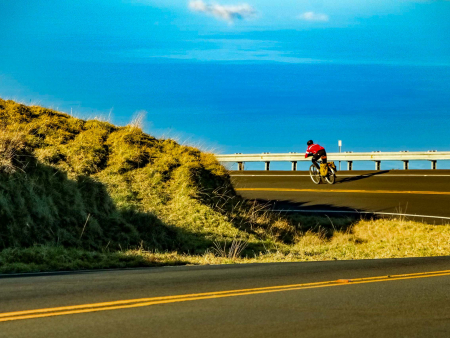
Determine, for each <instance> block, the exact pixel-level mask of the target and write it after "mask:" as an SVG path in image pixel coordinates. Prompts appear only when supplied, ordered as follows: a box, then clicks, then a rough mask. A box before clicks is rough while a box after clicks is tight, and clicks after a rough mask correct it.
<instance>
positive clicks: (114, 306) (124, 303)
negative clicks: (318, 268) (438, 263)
mask: <svg viewBox="0 0 450 338" xmlns="http://www.w3.org/2000/svg"><path fill="white" fill-rule="evenodd" d="M448 275H450V270H444V271H434V272H422V273H413V274H405V275H392V276H379V277H368V278H356V279H339V280H334V281H327V282H317V283H305V284H292V285H280V286H270V287H263V288H252V289H240V290H229V291H218V292H205V293H194V294H186V295H178V296H166V297H152V298H138V299H128V300H119V301H113V302H103V303H93V304H83V305H74V306H62V307H54V308H46V309H36V310H26V311H15V312H6V313H0V322H8V321H14V320H23V319H32V318H42V317H53V316H63V315H71V314H77V313H87V312H98V311H108V310H119V309H129V308H137V307H143V306H150V305H157V304H168V303H178V302H187V301H193V300H201V299H214V298H224V297H236V296H246V295H254V294H260V293H271V292H281V291H292V290H303V289H313V288H323V287H329V286H342V285H353V284H363V283H375V282H385V281H394V280H403V279H414V278H426V277H437V276H448Z"/></svg>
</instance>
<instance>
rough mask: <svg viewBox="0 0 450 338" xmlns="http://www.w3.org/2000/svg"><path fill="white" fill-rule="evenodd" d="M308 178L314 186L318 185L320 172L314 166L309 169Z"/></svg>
mask: <svg viewBox="0 0 450 338" xmlns="http://www.w3.org/2000/svg"><path fill="white" fill-rule="evenodd" d="M309 176H311V180H312V181H313V182H314V184H319V183H320V180H321V178H320V172H319V169H317V168H316V166H315V165H314V164H312V165H311V166H310V167H309Z"/></svg>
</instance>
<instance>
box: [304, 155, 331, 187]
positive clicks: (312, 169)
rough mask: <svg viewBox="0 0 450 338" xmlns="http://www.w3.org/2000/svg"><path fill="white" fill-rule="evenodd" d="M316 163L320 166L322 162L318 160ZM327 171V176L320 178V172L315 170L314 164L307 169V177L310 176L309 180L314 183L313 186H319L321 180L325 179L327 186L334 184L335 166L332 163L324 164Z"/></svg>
mask: <svg viewBox="0 0 450 338" xmlns="http://www.w3.org/2000/svg"><path fill="white" fill-rule="evenodd" d="M317 163H318V164H319V165H320V166H322V164H323V163H322V161H321V160H319V161H317ZM326 165H327V167H328V170H327V174H326V175H325V176H322V175H321V174H320V170H319V169H317V168H316V166H315V165H314V164H311V166H310V167H309V175H310V176H311V180H312V181H313V182H314V184H320V183H321V182H322V179H325V181H326V182H327V183H328V184H334V182H336V166H335V165H334V162H328V163H326Z"/></svg>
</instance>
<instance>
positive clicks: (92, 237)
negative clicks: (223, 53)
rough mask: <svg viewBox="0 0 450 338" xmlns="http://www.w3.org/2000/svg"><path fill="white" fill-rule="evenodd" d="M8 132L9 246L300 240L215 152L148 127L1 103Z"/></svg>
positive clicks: (3, 180)
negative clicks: (241, 187) (234, 180)
mask: <svg viewBox="0 0 450 338" xmlns="http://www.w3.org/2000/svg"><path fill="white" fill-rule="evenodd" d="M0 130H1V131H0V217H1V220H2V222H1V224H0V249H4V248H10V247H29V246H32V245H36V244H41V245H62V246H64V247H74V248H83V249H88V250H102V249H105V248H108V249H111V250H116V249H125V248H136V247H138V246H139V247H145V248H147V249H153V250H154V249H158V250H178V251H182V252H203V251H204V250H206V249H207V248H209V247H211V245H212V242H213V241H221V240H226V239H232V238H236V237H238V238H243V239H245V240H246V241H249V245H250V246H249V247H250V248H252V249H253V250H259V249H261V248H263V245H262V244H264V245H265V246H267V245H269V246H270V245H271V244H273V243H275V242H280V243H289V242H292V241H293V239H294V237H295V234H296V229H295V227H294V226H293V225H291V224H289V223H288V222H286V221H280V220H277V219H275V218H272V217H267V215H261V213H258V212H256V210H255V209H256V208H259V207H258V206H255V205H250V204H249V203H247V202H244V201H243V200H241V199H240V198H239V197H238V196H236V194H235V192H234V190H233V188H232V186H231V183H230V178H229V176H228V173H227V171H226V170H225V168H224V167H223V166H221V165H220V164H219V163H218V162H217V161H216V160H215V158H214V156H213V155H212V154H206V153H202V152H200V151H199V150H198V149H195V148H192V147H187V146H181V145H179V144H177V143H176V142H174V141H173V140H158V139H155V138H153V137H151V136H149V135H147V134H145V133H143V132H142V130H141V129H140V128H139V126H136V125H133V124H132V125H129V126H126V127H116V126H113V125H111V124H109V123H107V122H101V121H97V120H89V121H83V120H81V119H77V118H74V117H71V116H68V115H66V114H61V113H58V112H55V111H52V110H49V109H45V108H41V107H34V106H33V107H27V106H24V105H20V104H17V103H15V102H13V101H3V100H0ZM268 230H270V231H268ZM268 233H270V236H269V235H267V234H268Z"/></svg>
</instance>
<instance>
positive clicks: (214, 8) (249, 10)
mask: <svg viewBox="0 0 450 338" xmlns="http://www.w3.org/2000/svg"><path fill="white" fill-rule="evenodd" d="M189 8H190V9H191V10H193V11H196V12H201V13H206V14H210V15H213V16H215V17H216V18H219V19H222V20H225V21H228V22H233V21H234V20H241V19H247V18H250V17H252V16H254V15H255V14H256V10H255V9H254V8H253V7H252V6H250V5H249V4H239V5H220V4H217V3H215V4H207V3H205V2H204V1H203V0H191V1H190V2H189Z"/></svg>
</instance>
